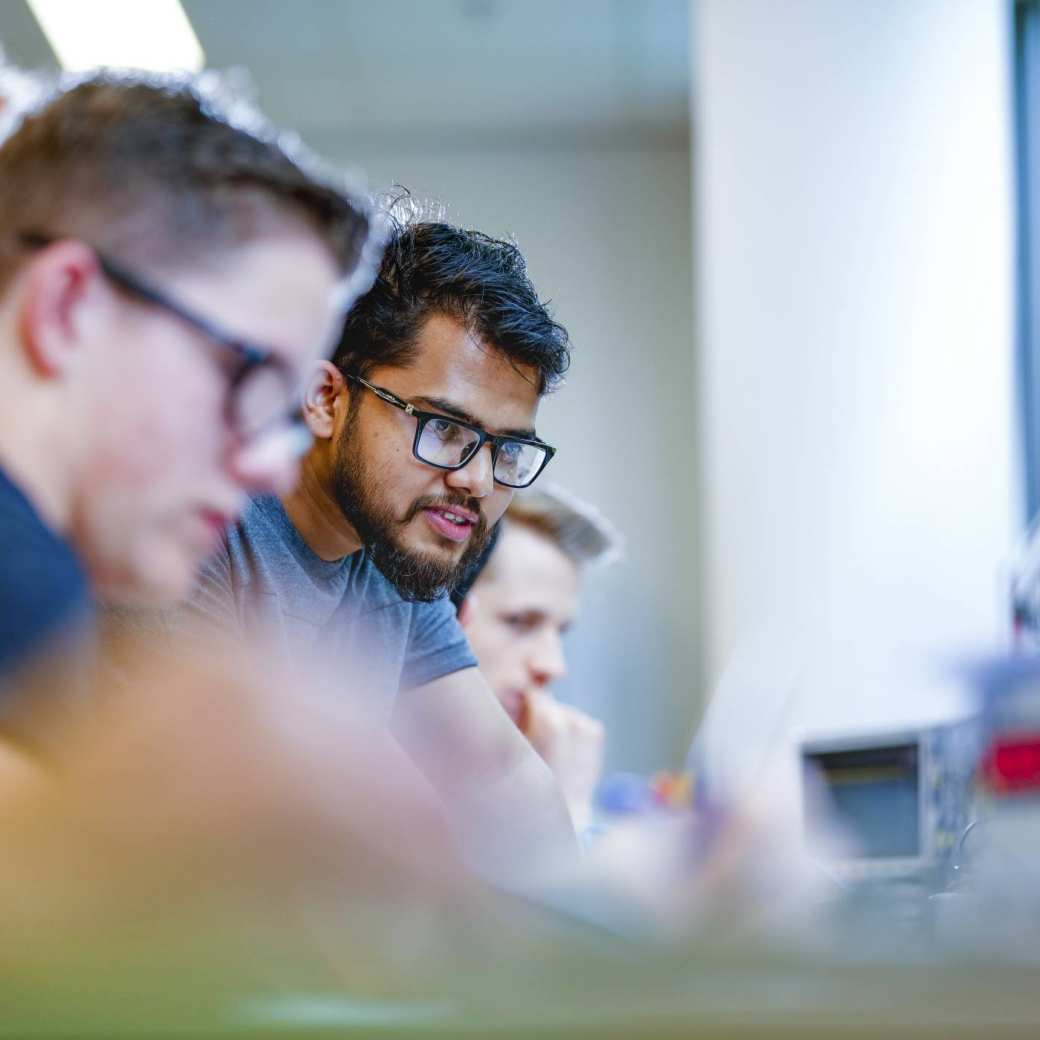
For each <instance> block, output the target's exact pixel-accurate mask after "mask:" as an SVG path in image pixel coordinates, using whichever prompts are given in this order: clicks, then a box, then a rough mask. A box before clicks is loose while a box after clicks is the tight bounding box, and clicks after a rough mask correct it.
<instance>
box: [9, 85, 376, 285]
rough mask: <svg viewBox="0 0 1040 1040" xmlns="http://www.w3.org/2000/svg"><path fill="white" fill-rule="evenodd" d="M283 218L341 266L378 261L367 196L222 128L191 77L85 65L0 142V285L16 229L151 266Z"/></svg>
mask: <svg viewBox="0 0 1040 1040" xmlns="http://www.w3.org/2000/svg"><path fill="white" fill-rule="evenodd" d="M301 160H302V161H301ZM311 166H313V170H312V169H311V168H310V167H311ZM305 167H306V168H305ZM285 223H289V224H292V223H300V224H302V225H304V226H305V227H307V228H308V229H310V230H312V231H313V232H314V233H315V234H316V235H317V236H318V237H319V238H320V239H321V240H322V241H323V242H324V243H325V244H326V245H327V247H328V248H329V251H330V252H331V254H332V255H333V257H334V258H335V259H336V261H337V263H338V265H339V266H340V268H341V270H342V271H343V273H344V274H345V275H350V274H353V273H354V272H355V271H357V270H358V269H359V268H361V267H364V266H365V264H366V263H368V264H371V263H373V262H377V261H378V249H377V252H376V256H375V258H374V260H373V257H372V256H371V239H372V235H371V233H370V232H371V228H372V217H371V211H370V208H369V206H368V203H367V201H366V200H365V199H363V198H362V197H360V196H359V195H355V194H353V193H351V192H349V191H348V190H347V189H346V188H345V186H344V185H337V184H336V183H335V180H334V178H332V177H331V176H329V175H326V174H325V172H324V171H322V172H321V173H319V172H318V166H317V163H316V161H315V160H311V159H310V157H309V156H304V153H303V152H302V149H301V150H299V155H298V156H290V155H289V154H288V152H287V151H286V149H285V148H283V147H282V145H281V144H280V143H279V140H278V138H277V136H276V135H275V134H274V132H273V131H271V132H270V133H269V134H266V133H262V132H261V133H254V132H252V129H250V130H248V131H247V130H245V129H243V128H241V127H238V126H235V125H232V123H231V122H230V121H228V120H227V119H225V118H224V117H223V116H222V115H221V114H219V113H218V112H217V111H216V109H215V107H214V105H213V103H212V102H211V101H210V100H207V99H206V97H205V96H204V95H203V93H202V92H201V91H200V90H199V89H197V87H196V85H195V83H194V81H193V80H191V79H189V78H176V79H175V78H162V77H144V76H128V75H116V74H111V73H107V74H99V75H95V76H91V77H89V78H87V79H84V80H81V81H80V82H78V83H76V84H75V85H74V86H71V87H67V88H65V89H62V90H60V91H58V92H57V93H56V94H55V95H53V96H52V97H51V98H50V99H49V100H48V101H46V102H45V103H44V104H42V105H41V106H40V107H38V108H36V109H35V110H34V111H32V112H30V113H29V114H27V115H26V116H25V117H24V118H23V119H22V121H21V123H20V125H19V126H18V127H17V128H16V129H15V130H14V132H13V133H12V134H11V135H10V136H9V137H8V138H7V139H6V140H5V141H4V142H3V144H2V146H0V290H2V289H3V288H4V287H5V286H6V284H7V282H8V281H9V280H10V278H11V276H12V274H13V272H14V271H15V269H16V268H17V266H18V264H19V262H20V260H21V259H22V258H23V256H24V253H23V252H22V251H21V250H20V249H19V242H18V233H19V232H34V233H37V234H45V235H47V236H49V237H54V236H58V235H61V236H70V237H76V238H82V239H83V240H84V241H86V242H88V243H89V244H91V245H94V246H96V247H97V248H98V249H103V250H105V251H108V252H111V253H113V254H114V255H115V256H118V257H119V258H121V259H123V260H125V261H131V262H134V263H137V264H139V265H144V266H145V267H146V268H149V267H151V268H155V267H177V266H178V265H180V264H183V263H188V262H192V261H194V262H198V261H199V260H200V259H202V258H204V257H205V256H207V254H213V253H218V254H219V253H220V252H221V251H224V250H227V249H230V248H234V247H235V246H238V245H240V244H242V243H243V242H246V241H248V240H249V239H251V238H253V237H256V236H257V235H258V234H260V233H262V232H263V231H264V230H265V229H266V228H268V227H271V226H279V225H280V224H285ZM370 280H371V279H370V278H369V279H368V281H369V282H370Z"/></svg>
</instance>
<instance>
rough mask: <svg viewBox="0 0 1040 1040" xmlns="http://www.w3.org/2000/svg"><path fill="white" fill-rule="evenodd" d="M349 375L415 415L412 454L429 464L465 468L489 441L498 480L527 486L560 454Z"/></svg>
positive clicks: (349, 377)
mask: <svg viewBox="0 0 1040 1040" xmlns="http://www.w3.org/2000/svg"><path fill="white" fill-rule="evenodd" d="M346 378H347V379H349V380H350V381H351V382H354V383H358V384H360V385H361V386H363V387H364V388H365V389H366V390H371V391H372V393H374V394H375V395H376V397H378V398H380V399H381V400H383V401H386V403H387V404H392V405H393V406H394V407H395V408H400V409H401V410H402V411H404V412H407V413H408V414H409V415H410V416H411V417H412V418H413V419H415V440H413V441H412V454H413V455H414V456H415V457H416V458H417V459H418V460H419V461H420V462H425V463H426V464H427V465H428V466H436V467H437V469H448V470H452V469H462V467H463V466H465V465H466V463H467V462H469V461H470V459H472V458H473V456H474V455H476V454H477V452H478V451H480V449H481V448H482V447H483V446H484V445H485V444H490V445H491V472H492V475H493V476H494V478H495V480H496V481H497V482H498V483H499V484H504V485H505V486H506V487H510V488H525V487H530V485H531V484H533V483H534V482H535V480H537V479H538V475H539V474H540V473H541V472H542V470H543V469H545V467H546V466H547V465H548V464H549V460H550V459H551V458H552V457H553V455H555V454H556V449H555V448H551V447H549V445H548V444H545V443H544V442H543V441H539V440H533V439H530V438H524V437H503V436H500V435H496V434H493V433H488V432H487V431H486V430H482V429H481V428H480V427H479V426H474V425H473V424H472V423H468V422H463V421H462V420H461V419H452V418H449V417H448V416H447V415H441V414H440V413H439V412H424V411H422V410H420V409H418V408H416V407H415V405H413V404H409V403H408V402H407V401H405V400H403V399H402V398H400V397H398V396H397V394H394V393H391V392H390V391H389V390H387V389H385V388H384V387H381V386H376V385H375V384H374V383H370V382H368V380H367V379H362V378H361V376H358V375H353V374H350V373H347V374H346Z"/></svg>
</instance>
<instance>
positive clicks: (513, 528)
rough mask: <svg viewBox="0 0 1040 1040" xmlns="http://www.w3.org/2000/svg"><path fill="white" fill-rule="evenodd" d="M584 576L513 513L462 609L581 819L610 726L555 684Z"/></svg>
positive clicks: (471, 634)
mask: <svg viewBox="0 0 1040 1040" xmlns="http://www.w3.org/2000/svg"><path fill="white" fill-rule="evenodd" d="M580 581H581V575H580V572H579V569H578V566H577V564H576V563H575V562H574V561H573V560H572V559H571V558H570V557H569V556H568V555H567V554H566V553H564V552H563V550H562V549H561V548H560V547H559V546H557V545H556V544H554V543H553V541H552V540H551V539H550V538H548V537H547V536H545V535H543V534H541V533H539V532H536V531H534V530H532V529H531V528H530V527H527V526H525V525H524V524H521V523H510V522H508V521H507V523H506V526H505V527H504V528H503V530H502V534H501V536H500V538H499V540H498V543H497V544H496V546H495V549H494V551H493V553H492V554H491V558H490V560H489V561H488V564H487V566H486V567H485V569H484V571H483V572H482V573H481V575H480V578H479V579H478V581H477V582H476V585H475V586H474V588H473V590H472V591H471V593H470V594H469V596H468V597H467V600H466V605H465V609H464V610H463V612H462V619H463V624H464V626H465V630H466V635H467V637H468V639H469V642H470V646H471V647H472V648H473V652H474V653H475V654H476V657H477V661H478V663H479V665H480V670H481V672H482V673H483V674H484V677H485V678H486V679H487V681H488V683H489V685H490V686H491V688H492V690H493V691H494V693H495V695H496V696H497V697H498V699H499V702H500V703H501V705H502V707H503V708H505V710H506V713H507V714H508V715H509V717H510V718H511V719H512V720H513V722H514V723H515V724H516V725H517V726H518V727H519V729H520V731H521V732H522V733H523V734H524V735H525V736H526V737H527V739H528V740H529V741H530V742H531V744H532V746H533V747H534V749H535V750H536V751H537V752H538V754H539V755H541V757H542V758H543V759H544V760H545V762H546V763H547V764H548V766H549V767H550V768H551V769H552V771H553V773H554V774H555V776H556V779H557V782H558V783H559V785H560V787H561V789H562V790H563V793H564V796H565V797H566V799H567V803H568V806H569V807H570V810H571V815H572V816H573V818H574V820H575V822H576V823H577V824H578V825H579V826H581V825H582V824H584V823H585V822H586V821H587V819H588V816H589V811H590V803H591V800H592V795H593V792H594V791H595V788H596V784H597V783H598V781H599V776H600V772H601V771H602V768H603V748H604V729H603V724H602V723H601V722H599V720H597V719H594V718H592V717H591V716H589V715H587V714H585V713H584V712H582V711H579V710H578V709H577V708H574V707H572V706H570V705H566V704H562V703H560V702H559V701H558V700H556V698H555V697H554V696H553V693H552V684H553V683H554V682H557V681H558V680H560V679H562V678H563V676H564V675H565V674H566V670H567V663H566V658H565V656H564V647H563V636H564V634H565V633H566V631H567V629H568V628H569V627H570V625H571V624H572V622H573V620H574V617H575V614H576V613H577V607H578V594H579V591H580Z"/></svg>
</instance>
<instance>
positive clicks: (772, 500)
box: [693, 0, 1018, 739]
mask: <svg viewBox="0 0 1040 1040" xmlns="http://www.w3.org/2000/svg"><path fill="white" fill-rule="evenodd" d="M1007 7H1008V4H1006V3H1005V2H1003V0H913V2H912V3H907V2H906V0H871V2H870V3H835V2H834V0H797V2H783V3H777V2H775V0H740V2H738V3H734V2H733V0H701V2H700V3H699V5H697V7H696V30H695V33H694V47H695V51H694V54H695V56H694V59H693V67H694V69H695V70H696V75H695V78H694V127H695V135H694V158H695V163H694V175H693V180H694V185H695V189H696V197H697V203H696V210H695V224H696V229H697V231H696V253H697V259H696V268H697V273H698V280H697V288H698V302H699V322H698V342H699V396H698V410H699V412H700V414H701V417H702V423H701V428H700V444H701V449H702V455H701V458H702V467H703V471H702V489H701V504H702V508H703V512H704V559H705V571H704V602H705V612H706V632H707V635H706V639H707V646H706V652H707V657H708V668H709V673H710V676H711V677H712V679H717V678H718V677H719V676H720V675H722V674H723V670H724V668H725V666H726V664H727V662H728V661H730V660H731V659H732V658H733V655H734V654H737V656H738V658H739V660H740V667H739V669H737V672H739V677H736V673H731V675H730V680H729V685H730V687H733V688H734V689H735V690H739V692H734V693H732V694H731V695H730V696H731V698H735V699H734V700H733V703H735V704H736V703H739V705H740V708H739V710H731V711H730V712H729V715H730V718H729V723H728V725H729V726H730V728H731V729H732V730H733V731H734V733H735V731H736V729H739V727H740V726H742V725H747V726H749V727H753V726H754V725H756V724H757V727H758V730H759V731H760V732H761V733H763V734H764V733H766V732H767V731H768V732H771V733H772V735H773V737H774V738H775V737H776V735H777V733H778V732H779V730H778V729H777V728H776V727H777V726H779V725H780V716H779V715H778V714H777V711H778V710H779V709H778V708H777V704H779V703H781V702H784V703H785V705H786V708H785V710H787V709H790V710H789V713H788V714H787V715H785V717H784V725H785V726H789V727H807V728H813V727H816V728H822V729H834V728H839V729H840V728H846V727H847V726H849V725H853V724H866V723H868V722H869V723H870V724H875V723H880V722H883V721H885V720H887V719H894V718H896V717H897V716H898V715H899V714H900V711H901V710H902V709H903V708H905V707H906V706H907V705H908V703H909V701H910V700H913V695H909V698H908V695H907V693H906V691H905V690H898V687H897V685H896V684H894V683H892V682H889V681H888V680H887V679H882V678H880V677H876V678H875V677H874V676H875V673H879V672H886V671H891V670H892V662H893V661H894V660H896V659H901V658H903V657H906V656H912V655H914V654H917V653H919V652H924V653H925V654H926V656H927V655H930V654H932V653H934V652H938V653H940V654H941V653H946V652H951V651H953V652H956V651H958V650H964V649H966V648H967V647H968V646H976V647H977V646H978V645H980V644H985V643H987V642H989V643H992V642H993V641H996V640H998V639H999V633H1000V631H1001V625H1002V615H1001V607H1002V604H1001V601H1000V595H999V588H998V567H999V564H1000V561H1001V559H1002V557H1004V556H1005V555H1006V553H1007V551H1008V547H1009V544H1010V539H1011V536H1012V532H1013V530H1014V521H1015V519H1016V518H1017V515H1018V514H1017V496H1016V488H1015V480H1014V459H1015V453H1014V451H1013V394H1012V387H1013V352H1012V259H1013V255H1012V240H1011V216H1010V210H1011V164H1010V148H1011V144H1010V128H1009V86H1010V70H1009V59H1010V40H1009V38H1008V33H1009V25H1008V12H1007ZM779 633H783V634H782V635H779ZM756 641H757V642H756ZM752 646H755V647H757V649H756V650H752V649H749V648H750V647H752ZM767 648H771V649H767ZM778 649H779V650H781V651H782V652H781V654H780V656H778V657H776V659H775V660H774V661H772V662H770V659H769V655H770V654H773V653H776V652H777V650H778ZM821 662H826V663H825V664H822V663H821ZM868 675H869V676H870V677H868ZM725 685H726V684H724V687H725ZM922 689H923V688H922ZM897 691H898V692H897ZM789 698H793V699H794V700H796V701H797V700H800V701H801V706H800V707H793V706H792V703H791V701H790V700H789ZM770 704H772V707H770ZM914 710H916V707H915V709H914ZM730 736H731V737H732V736H733V733H731V734H730ZM763 739H765V737H763Z"/></svg>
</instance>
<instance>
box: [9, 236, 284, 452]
mask: <svg viewBox="0 0 1040 1040" xmlns="http://www.w3.org/2000/svg"><path fill="white" fill-rule="evenodd" d="M62 237H64V236H58V235H46V234H43V233H41V232H38V231H27V232H22V233H21V234H20V235H19V239H20V241H21V243H22V245H24V246H26V247H28V248H30V249H44V248H46V247H47V246H50V245H53V244H54V243H55V242H58V241H60V240H61V238H62ZM85 244H86V245H88V246H90V248H91V249H92V250H93V252H94V255H95V256H96V257H97V261H98V266H99V267H100V268H101V271H102V273H103V274H104V275H105V277H106V278H107V279H108V280H109V281H110V282H112V283H113V284H114V285H116V286H117V287H118V288H120V289H122V290H124V291H125V292H127V293H129V294H130V295H132V296H136V297H137V298H138V299H139V300H142V301H144V302H145V303H149V304H151V305H153V306H155V307H159V308H160V309H162V310H164V311H166V312H167V313H168V314H172V315H174V316H175V317H176V318H178V319H179V320H180V321H182V322H184V324H185V325H188V326H190V327H191V328H192V329H194V330H195V331H196V332H200V333H202V335H203V337H204V338H205V339H206V341H207V342H208V343H210V344H211V345H212V346H213V347H216V348H219V349H220V350H221V351H222V352H224V354H225V357H226V358H227V360H228V361H229V369H228V374H227V375H228V387H227V396H226V397H225V399H224V417H225V420H226V422H227V424H228V426H229V427H230V428H231V430H232V431H233V432H234V433H235V434H237V435H238V436H239V437H242V438H243V439H244V440H247V441H251V440H255V439H256V438H258V437H260V436H262V435H263V434H265V433H267V432H269V431H271V430H275V429H281V428H284V427H300V428H302V427H303V411H302V408H301V407H300V402H299V390H300V380H299V376H298V374H297V373H296V371H295V370H294V368H293V366H292V365H290V364H289V362H287V361H286V360H285V359H284V358H283V357H281V356H280V355H279V354H278V353H277V352H275V351H273V350H270V349H268V348H267V347H263V346H260V345H259V344H256V343H250V342H249V341H248V340H246V339H243V338H242V337H241V336H237V335H235V334H233V333H230V332H228V331H226V330H225V329H223V328H221V326H220V325H219V324H217V323H216V322H214V321H211V320H210V319H209V318H204V317H202V316H201V315H199V314H196V313H195V311H193V310H192V309H191V308H189V307H186V306H184V304H182V303H179V302H178V301H177V300H175V299H173V298H172V297H171V296H169V295H168V294H167V293H165V292H163V290H161V289H158V288H157V287H156V286H154V285H152V284H151V283H150V282H149V281H147V280H146V279H144V278H142V277H140V276H139V275H136V274H133V273H132V272H130V271H129V270H127V268H125V267H124V266H123V265H122V264H120V263H117V262H116V261H115V260H113V259H112V258H111V257H108V256H106V255H105V254H104V253H102V252H101V251H100V250H98V249H97V248H95V247H94V246H92V245H90V243H89V242H88V243H85Z"/></svg>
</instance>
